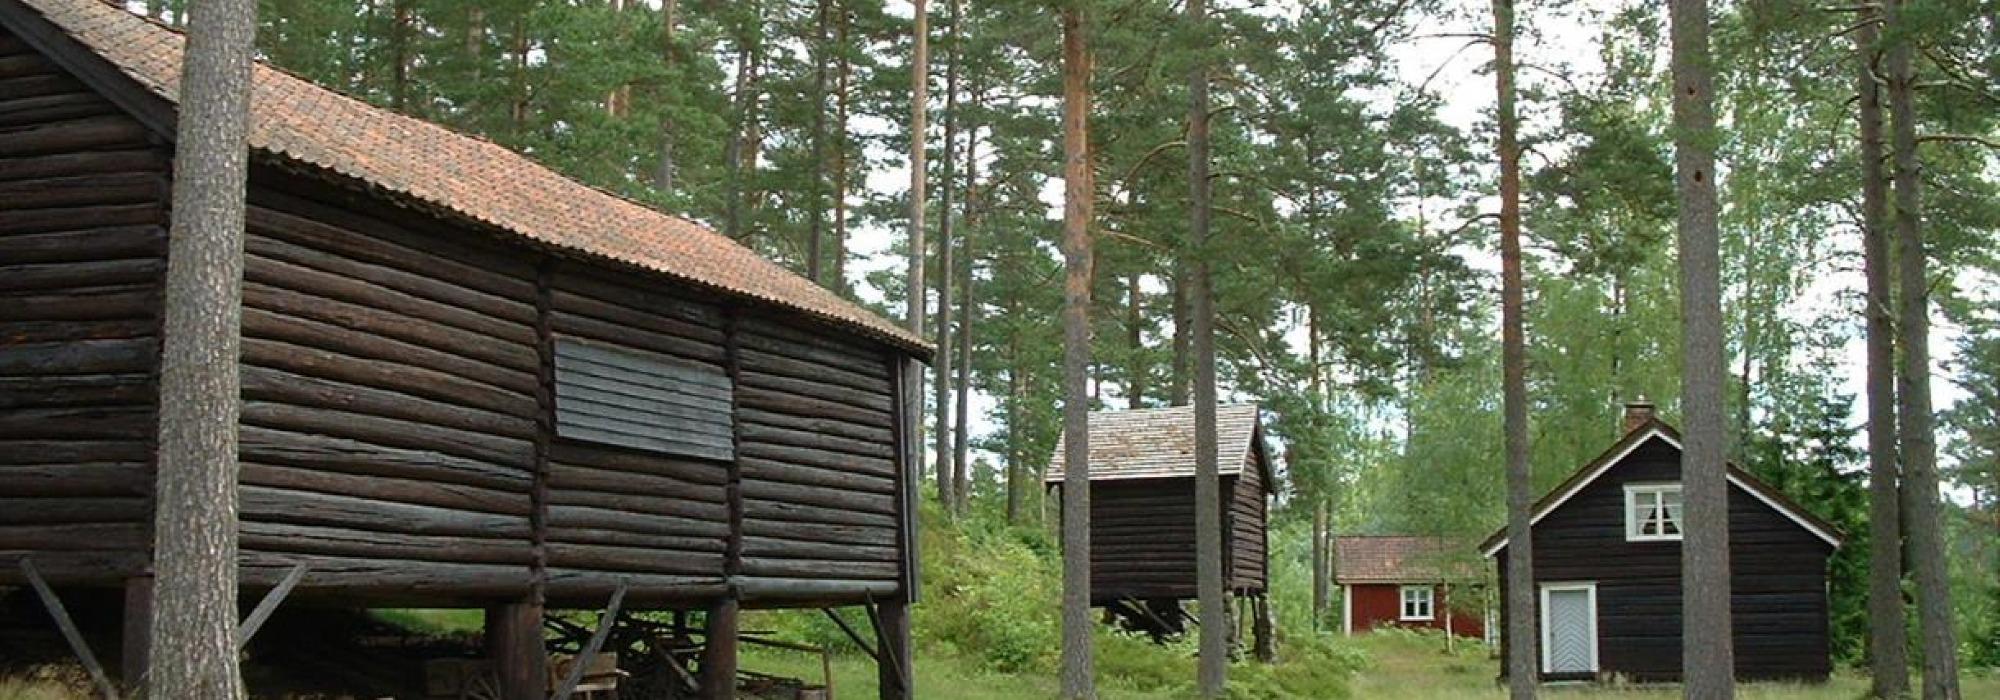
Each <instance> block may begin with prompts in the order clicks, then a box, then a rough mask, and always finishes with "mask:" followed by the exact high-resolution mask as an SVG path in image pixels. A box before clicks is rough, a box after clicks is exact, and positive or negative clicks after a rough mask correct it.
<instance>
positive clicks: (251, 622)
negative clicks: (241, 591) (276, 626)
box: [236, 564, 306, 651]
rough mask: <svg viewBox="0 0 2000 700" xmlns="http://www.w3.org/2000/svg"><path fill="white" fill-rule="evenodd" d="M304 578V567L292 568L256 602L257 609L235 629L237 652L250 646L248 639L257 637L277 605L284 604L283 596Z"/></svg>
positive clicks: (289, 592) (275, 610) (290, 592)
mask: <svg viewBox="0 0 2000 700" xmlns="http://www.w3.org/2000/svg"><path fill="white" fill-rule="evenodd" d="M305 577H306V565H304V564H300V565H298V566H294V567H292V570H291V572H290V573H287V574H285V578H284V580H282V581H279V582H278V586H277V587H276V588H272V589H271V592H269V593H266V594H264V599H263V600H260V601H257V608H256V609H255V610H251V611H250V617H249V618H247V619H245V620H244V621H243V623H242V624H241V625H238V626H237V627H236V650H237V651H242V650H243V649H246V648H248V647H249V646H250V638H251V637H255V636H257V630H259V629H261V628H263V627H264V622H265V621H267V620H270V619H271V613H275V612H277V611H278V605H279V604H281V603H284V602H285V596H288V595H291V594H292V587H293V586H297V585H299V579H303V578H305Z"/></svg>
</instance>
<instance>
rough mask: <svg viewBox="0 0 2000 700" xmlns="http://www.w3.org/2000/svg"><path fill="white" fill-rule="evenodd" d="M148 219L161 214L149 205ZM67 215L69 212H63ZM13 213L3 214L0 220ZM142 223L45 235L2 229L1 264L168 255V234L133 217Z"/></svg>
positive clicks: (62, 231) (71, 230)
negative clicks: (10, 231) (4, 261)
mask: <svg viewBox="0 0 2000 700" xmlns="http://www.w3.org/2000/svg"><path fill="white" fill-rule="evenodd" d="M146 209H147V212H146V214H148V215H149V216H151V217H152V218H159V217H157V216H152V215H157V214H159V212H158V211H157V209H156V208H154V207H151V206H150V205H149V206H148V207H146ZM64 211H68V210H64ZM9 213H10V212H9V211H7V210H0V220H4V219H5V217H6V216H8V214H9ZM131 218H136V219H139V221H138V222H134V223H139V224H141V225H136V226H110V227H104V228H80V229H62V230H54V231H44V232H37V233H9V232H7V231H6V230H5V229H4V227H0V260H6V261H8V262H10V263H15V264H31V263H60V262H78V261H91V260H108V259H114V258H135V257H149V256H151V257H157V256H161V255H164V254H165V253H166V242H167V231H166V229H163V228H160V227H159V226H154V225H150V224H147V223H146V222H148V221H149V220H150V219H149V218H148V216H139V217H131Z"/></svg>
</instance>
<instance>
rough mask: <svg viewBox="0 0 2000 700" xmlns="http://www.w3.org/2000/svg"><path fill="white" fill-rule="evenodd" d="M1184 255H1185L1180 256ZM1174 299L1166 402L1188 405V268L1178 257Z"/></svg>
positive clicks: (1175, 266)
mask: <svg viewBox="0 0 2000 700" xmlns="http://www.w3.org/2000/svg"><path fill="white" fill-rule="evenodd" d="M1180 257H1186V256H1180ZM1173 283H1174V289H1173V293H1174V299H1173V309H1172V310H1171V313H1172V314H1173V317H1174V340H1173V352H1174V356H1173V360H1172V363H1173V366H1172V367H1171V368H1170V370H1171V373H1172V374H1173V376H1172V377H1170V378H1169V385H1168V387H1167V403H1169V404H1172V405H1175V406H1186V405H1188V381H1189V379H1188V376H1189V374H1191V373H1190V372H1189V371H1188V364H1189V363H1188V331H1189V328H1188V326H1189V325H1190V322H1189V320H1188V270H1187V264H1186V263H1185V262H1183V261H1181V260H1179V259H1178V258H1177V259H1176V260H1175V261H1174V280H1173Z"/></svg>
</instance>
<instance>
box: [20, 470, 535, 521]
mask: <svg viewBox="0 0 2000 700" xmlns="http://www.w3.org/2000/svg"><path fill="white" fill-rule="evenodd" d="M4 473H5V472H4V471H0V474H4ZM241 481H242V483H245V484H252V485H256V486H269V487H272V488H282V489H289V490H294V491H313V492H317V493H330V494H335V495H342V496H355V497H359V498H367V499H373V500H379V501H393V502H396V503H409V504H412V505H424V506H435V507H438V508H449V509H452V510H463V511H470V512H477V513H492V514H495V515H518V516H522V517H527V516H528V514H529V512H530V511H531V510H532V508H533V506H532V504H531V503H530V502H529V498H528V494H527V493H526V492H525V491H523V490H514V491H504V490H498V489H492V488H485V487H479V486H468V485H465V484H454V483H440V482H435V481H426V480H422V479H410V478H401V477H389V476H382V475H379V474H371V475H362V474H348V473H343V472H335V471H324V470H319V469H300V468H297V467H288V466H282V465H275V464H259V463H257V462H254V461H245V462H243V466H242V476H241Z"/></svg>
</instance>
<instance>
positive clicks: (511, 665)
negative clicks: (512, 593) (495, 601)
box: [486, 602, 549, 700]
mask: <svg viewBox="0 0 2000 700" xmlns="http://www.w3.org/2000/svg"><path fill="white" fill-rule="evenodd" d="M486 654H487V656H488V657H490V658H492V659H493V670H494V672H495V673H496V674H498V675H499V679H500V693H501V696H502V697H504V698H506V700H543V698H544V695H545V694H546V693H547V692H548V687H549V654H548V651H547V650H546V649H545V648H544V647H543V645H542V606H540V605H537V604H533V603H527V602H520V603H509V604H506V605H500V606H495V607H491V608H487V609H486Z"/></svg>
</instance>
